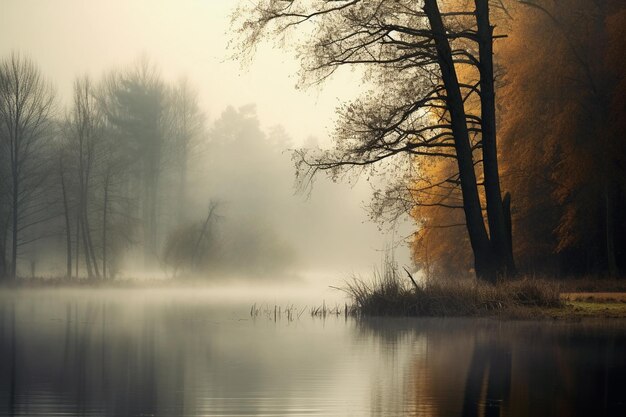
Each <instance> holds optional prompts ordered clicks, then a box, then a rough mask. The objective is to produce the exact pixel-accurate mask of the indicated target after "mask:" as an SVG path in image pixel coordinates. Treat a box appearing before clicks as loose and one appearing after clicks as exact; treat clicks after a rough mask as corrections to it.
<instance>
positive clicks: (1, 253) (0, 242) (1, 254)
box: [0, 213, 9, 280]
mask: <svg viewBox="0 0 626 417" xmlns="http://www.w3.org/2000/svg"><path fill="white" fill-rule="evenodd" d="M0 215H2V218H1V219H0V221H2V223H0V280H2V279H5V278H6V277H7V274H8V270H7V228H8V222H9V220H8V213H7V216H6V217H5V213H0Z"/></svg>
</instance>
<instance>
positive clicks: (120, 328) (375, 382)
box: [0, 289, 626, 416]
mask: <svg viewBox="0 0 626 417" xmlns="http://www.w3.org/2000/svg"><path fill="white" fill-rule="evenodd" d="M252 300H254V294H248V295H247V296H245V297H235V296H233V295H232V294H230V295H229V294H227V293H220V292H215V291H211V290H199V289H197V290H188V291H181V290H168V289H162V290H158V291H157V290H154V291H151V290H130V291H123V290H106V291H100V292H97V291H92V290H71V291H66V290H64V291H60V290H57V291H55V290H33V291H18V292H15V291H7V290H5V291H3V292H2V293H0V361H1V362H0V415H9V416H13V415H14V416H52V415H64V416H252V415H254V416H282V415H291V416H309V415H332V416H368V415H376V416H378V415H381V416H498V415H500V416H603V415H609V416H625V415H626V332H625V329H626V325H625V324H624V322H619V321H605V322H583V323H562V322H559V323H555V322H500V321H495V320H472V319H377V320H361V321H356V320H353V319H347V320H346V319H344V318H343V316H342V317H339V318H336V317H332V318H326V319H325V320H323V319H313V318H311V317H309V316H308V313H307V312H306V311H305V312H304V313H303V314H302V316H301V317H300V318H299V319H297V320H293V321H288V320H286V319H285V318H284V317H283V319H280V320H277V321H276V322H274V321H273V314H270V315H269V316H265V315H261V316H259V317H258V318H256V319H251V318H250V315H249V312H250V304H251V302H252ZM300 301H302V300H300ZM285 303H286V301H285ZM283 305H284V304H283ZM270 306H271V307H270V309H272V310H273V304H271V303H270ZM303 307H304V304H302V303H301V304H300V310H298V311H301V309H302V308H303ZM283 308H284V307H283Z"/></svg>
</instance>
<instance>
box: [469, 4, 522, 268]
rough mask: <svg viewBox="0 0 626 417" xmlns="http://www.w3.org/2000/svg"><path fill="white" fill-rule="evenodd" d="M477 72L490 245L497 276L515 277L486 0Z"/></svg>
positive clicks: (479, 11)
mask: <svg viewBox="0 0 626 417" xmlns="http://www.w3.org/2000/svg"><path fill="white" fill-rule="evenodd" d="M475 5H476V23H477V28H478V29H477V34H478V54H479V60H480V64H479V71H480V107H481V115H480V118H481V121H482V122H481V130H482V152H483V171H484V182H485V197H486V201H487V219H488V223H489V235H490V241H491V246H492V247H493V252H494V255H495V257H496V259H495V262H496V264H497V269H498V273H499V274H500V275H511V274H515V263H514V261H513V250H512V247H511V244H510V239H509V236H508V233H507V226H506V225H507V221H508V219H506V216H505V214H504V206H503V204H502V194H501V191H500V173H499V170H498V150H497V142H496V105H495V96H496V95H495V87H494V75H493V26H491V23H490V19H489V2H488V0H475Z"/></svg>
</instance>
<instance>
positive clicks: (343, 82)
mask: <svg viewBox="0 0 626 417" xmlns="http://www.w3.org/2000/svg"><path fill="white" fill-rule="evenodd" d="M236 5H237V2H236V1H197V0H196V1H191V0H189V1H173V0H171V1H164V0H140V1H125V0H115V1H100V2H92V1H90V2H87V1H79V0H55V1H34V0H3V1H2V12H1V13H0V56H8V55H9V54H10V53H11V52H12V51H17V52H20V53H21V54H23V55H26V56H28V57H30V58H32V60H33V61H34V62H35V63H36V64H37V65H38V66H39V67H40V69H41V72H42V74H43V75H44V76H45V77H47V78H48V79H49V80H50V81H51V82H52V83H53V84H54V85H55V87H56V89H57V93H58V97H59V103H60V107H61V108H60V109H59V114H63V113H64V110H63V108H66V107H69V106H70V104H71V99H72V87H73V83H74V80H75V77H76V76H79V75H83V74H89V75H90V76H91V77H92V78H93V79H96V80H97V79H99V78H100V77H102V76H103V75H104V74H106V73H107V72H109V71H111V70H116V69H120V68H125V67H128V66H130V65H132V64H133V63H134V62H136V61H137V59H138V57H140V56H146V57H148V58H149V59H150V60H151V62H153V63H154V64H155V65H157V66H158V68H159V69H160V73H161V76H162V78H163V79H164V80H166V81H167V82H172V83H175V82H176V81H177V80H178V79H180V78H181V77H186V78H187V79H188V81H189V85H190V86H191V88H192V89H193V90H194V91H196V92H197V94H198V98H199V101H200V106H201V108H202V110H203V111H204V112H205V114H206V115H207V120H206V123H205V124H206V134H205V136H204V138H203V140H204V141H205V145H206V146H203V147H202V150H201V151H200V152H198V154H197V155H195V156H194V157H193V158H191V159H190V166H189V170H190V171H189V176H190V180H189V181H190V184H189V190H188V192H189V194H190V203H189V207H186V210H187V213H188V215H189V216H190V217H193V218H194V219H202V218H203V217H204V216H205V215H206V214H205V213H206V208H207V204H209V201H213V202H217V208H216V213H217V220H216V222H217V224H218V226H217V233H218V234H220V235H221V236H238V238H237V239H239V240H237V239H235V240H232V239H231V241H230V242H227V243H226V246H228V245H230V249H228V248H226V249H225V250H224V251H223V252H222V255H223V256H224V257H227V258H228V257H231V258H235V257H237V256H242V257H245V256H247V255H249V254H248V253H247V252H246V251H245V248H243V245H244V243H246V242H247V243H250V240H252V239H255V238H256V237H258V236H262V237H263V239H264V240H263V241H262V242H258V245H257V246H258V247H262V248H263V250H260V251H259V250H255V251H254V252H255V254H256V255H255V256H258V257H260V258H270V259H272V258H278V259H279V260H280V262H281V263H283V264H284V265H286V266H287V267H288V269H290V270H293V271H296V270H297V271H299V272H302V271H323V272H326V273H338V274H345V273H349V272H351V271H363V272H365V271H367V270H369V269H370V268H371V267H372V266H373V265H378V264H380V262H381V259H382V257H383V253H382V251H383V250H384V248H385V246H389V245H390V244H392V242H393V241H396V243H397V241H398V240H401V239H402V238H403V237H405V236H407V235H408V234H409V233H410V232H411V228H412V225H411V224H410V222H404V223H403V224H401V225H400V226H399V227H398V228H397V230H396V232H395V233H394V234H392V233H390V232H389V231H388V229H389V227H385V228H384V229H385V230H386V233H383V232H381V231H380V230H379V225H377V224H375V223H373V222H371V221H370V219H369V216H368V214H367V212H366V210H365V208H364V206H365V205H367V204H368V202H369V199H370V196H371V185H370V184H368V183H367V181H365V180H364V179H360V180H359V181H358V182H356V183H354V182H353V183H351V184H350V183H348V182H347V181H346V182H343V183H338V184H335V183H332V182H331V181H329V180H327V179H326V178H323V177H321V176H320V177H319V178H318V179H317V180H316V182H315V185H314V187H313V189H312V192H311V194H310V195H309V197H308V198H307V197H306V195H302V194H299V195H295V189H294V187H293V185H294V168H293V164H292V162H291V160H290V154H289V152H287V149H290V148H298V147H303V146H321V147H326V146H329V144H330V140H329V136H330V135H331V133H332V129H333V125H334V115H335V108H336V106H337V105H338V104H340V103H341V102H343V101H346V100H349V99H350V98H351V97H354V96H355V95H356V93H357V92H358V90H359V85H360V83H361V80H360V77H359V76H358V75H356V74H354V73H351V72H349V71H346V72H339V73H338V74H336V75H335V76H334V77H333V78H332V79H330V80H329V81H328V82H326V83H325V84H324V86H323V87H322V88H319V87H311V88H306V89H302V88H300V89H298V88H296V84H297V83H298V71H299V63H298V62H297V61H296V60H295V59H294V55H293V54H290V53H289V52H288V48H285V49H282V50H281V49H279V48H275V47H273V46H272V45H264V46H263V47H261V48H259V50H258V51H257V53H256V55H255V59H254V60H253V61H252V62H251V63H249V64H248V65H243V66H242V63H241V62H239V61H237V60H234V59H232V55H233V53H234V52H235V49H234V48H232V47H230V48H229V46H228V45H229V42H230V41H232V40H233V39H234V38H235V37H236V34H234V33H232V32H229V30H230V29H231V20H230V15H231V13H232V12H233V10H234V8H235V7H236ZM226 240H228V239H226ZM268 246H271V247H268ZM396 258H397V259H398V261H399V262H400V263H401V264H407V265H408V264H409V263H410V260H409V255H408V249H407V248H406V247H405V246H404V245H403V246H400V247H399V248H397V249H396ZM59 259H60V260H59V261H58V262H57V264H54V263H53V264H51V266H49V268H50V269H51V270H52V271H53V272H54V271H56V270H58V271H62V270H63V262H64V261H63V260H62V256H59ZM241 262H245V261H244V260H242V261H241ZM23 263H24V265H27V263H28V261H27V260H24V261H23ZM227 263H228V262H227ZM233 263H237V262H236V260H233V261H232V262H231V264H233ZM24 268H27V266H25V267H24ZM129 268H130V267H129ZM261 268H263V266H261ZM243 272H255V271H254V270H252V271H243ZM122 274H123V273H122ZM339 276H341V275H339Z"/></svg>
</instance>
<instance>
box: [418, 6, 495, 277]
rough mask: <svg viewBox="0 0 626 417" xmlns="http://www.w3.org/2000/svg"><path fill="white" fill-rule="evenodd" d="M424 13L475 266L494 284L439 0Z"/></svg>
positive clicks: (490, 255)
mask: <svg viewBox="0 0 626 417" xmlns="http://www.w3.org/2000/svg"><path fill="white" fill-rule="evenodd" d="M424 12H425V13H426V15H427V17H428V21H429V23H430V27H431V29H432V32H433V38H434V40H435V46H436V49H437V60H438V64H439V68H440V71H441V77H442V79H443V83H444V86H445V88H446V104H447V106H448V109H449V112H450V119H451V125H452V134H453V136H454V147H455V150H456V159H457V164H458V168H459V178H460V181H461V192H462V195H463V211H464V212H465V223H466V226H467V232H468V234H469V239H470V244H471V246H472V251H473V253H474V266H475V270H476V275H477V276H478V278H479V279H482V280H486V281H489V282H495V281H496V278H497V266H496V265H494V254H493V251H492V247H491V244H490V242H489V237H488V235H487V230H486V228H485V223H484V220H483V215H482V209H481V205H480V198H479V195H478V186H477V182H476V173H475V172H474V160H473V156H472V149H471V147H470V141H469V133H468V129H467V120H466V116H465V109H464V106H463V97H462V95H461V90H460V87H459V81H458V77H457V74H456V70H455V68H454V61H453V59H452V51H451V48H450V43H449V42H448V39H447V36H446V31H445V28H444V25H443V21H442V18H441V12H440V11H439V6H438V5H437V1H436V0H425V1H424Z"/></svg>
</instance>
